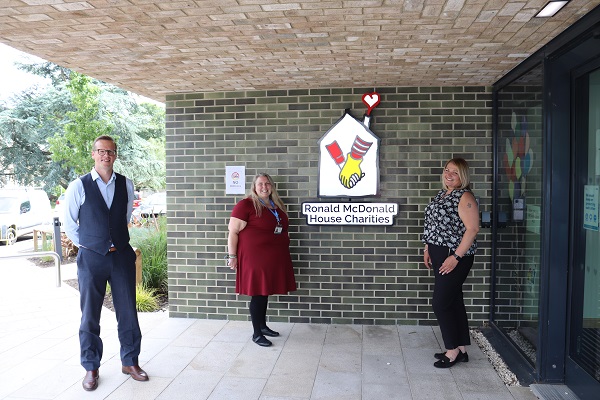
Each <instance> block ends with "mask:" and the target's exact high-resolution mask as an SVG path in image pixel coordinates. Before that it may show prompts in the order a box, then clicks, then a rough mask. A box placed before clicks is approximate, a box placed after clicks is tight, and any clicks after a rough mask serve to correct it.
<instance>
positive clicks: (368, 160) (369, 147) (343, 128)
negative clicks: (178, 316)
mask: <svg viewBox="0 0 600 400" xmlns="http://www.w3.org/2000/svg"><path fill="white" fill-rule="evenodd" d="M379 102H380V97H379V94H378V93H375V92H373V93H367V94H365V95H363V103H364V104H365V105H366V106H367V107H368V110H367V112H366V113H365V116H364V119H363V121H359V120H358V119H356V118H354V117H353V116H352V115H351V114H350V113H349V112H348V111H346V112H345V114H344V116H343V117H342V118H341V119H339V120H338V121H337V122H336V123H335V124H334V125H333V126H332V127H331V128H330V129H329V130H328V131H327V132H326V133H325V135H324V136H323V137H322V138H321V139H320V140H319V197H365V196H376V195H377V194H378V193H379V138H378V137H377V136H376V135H375V134H374V133H373V132H372V131H371V130H370V129H369V122H370V118H371V117H370V114H371V111H372V110H373V108H375V107H376V106H377V105H378V104H379Z"/></svg>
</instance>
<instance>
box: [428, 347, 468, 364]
mask: <svg viewBox="0 0 600 400" xmlns="http://www.w3.org/2000/svg"><path fill="white" fill-rule="evenodd" d="M461 361H464V362H468V361H469V355H468V354H467V353H466V352H464V353H463V352H462V351H459V352H458V354H457V355H456V358H455V359H454V361H450V359H449V358H448V357H447V356H446V355H445V354H444V355H443V356H442V358H441V359H439V360H438V361H436V362H434V363H433V366H434V367H436V368H450V367H453V366H454V365H455V364H456V363H459V362H461Z"/></svg>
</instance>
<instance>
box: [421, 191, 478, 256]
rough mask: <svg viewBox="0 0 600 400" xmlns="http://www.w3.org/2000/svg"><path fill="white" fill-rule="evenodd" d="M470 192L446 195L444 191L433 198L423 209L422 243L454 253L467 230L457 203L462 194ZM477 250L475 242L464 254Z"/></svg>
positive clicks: (455, 192)
mask: <svg viewBox="0 0 600 400" xmlns="http://www.w3.org/2000/svg"><path fill="white" fill-rule="evenodd" d="M465 192H470V190H469V189H460V190H453V191H452V192H450V193H449V194H448V195H445V196H444V194H445V193H446V190H440V192H439V193H438V194H437V195H436V196H435V197H434V198H433V200H432V201H431V203H429V205H428V206H427V207H426V208H425V229H424V231H423V243H431V244H435V245H438V246H446V247H449V248H450V249H452V251H455V250H456V249H457V248H458V245H459V244H460V241H461V240H462V237H463V235H464V234H465V231H466V230H467V228H466V227H465V224H464V223H463V222H462V220H461V219H460V217H459V215H458V203H459V202H460V198H461V197H462V195H463V193H465ZM476 250H477V240H474V241H473V244H472V245H471V247H470V248H469V250H468V251H467V252H466V253H465V254H464V255H465V256H470V255H472V254H475V251H476Z"/></svg>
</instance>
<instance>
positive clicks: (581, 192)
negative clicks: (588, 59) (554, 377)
mask: <svg viewBox="0 0 600 400" xmlns="http://www.w3.org/2000/svg"><path fill="white" fill-rule="evenodd" d="M598 64H600V63H598V62H596V63H595V65H591V66H589V67H588V68H587V72H583V73H581V75H580V76H579V77H576V79H575V81H574V86H573V87H574V93H573V95H574V96H573V102H574V104H575V107H574V108H573V115H574V117H575V127H574V135H575V136H574V146H573V149H574V150H573V151H574V154H572V156H573V158H572V159H573V163H572V182H573V186H572V191H571V195H572V205H571V221H572V224H571V229H572V232H571V246H570V253H571V255H570V262H571V265H570V294H571V296H570V298H571V302H570V314H569V319H570V321H569V332H568V345H569V347H568V354H567V360H566V371H565V373H566V374H565V375H566V383H567V385H568V386H569V387H571V388H572V389H573V390H574V391H575V393H576V394H577V395H578V396H580V397H581V398H594V396H596V395H597V393H598V389H599V388H600V68H599V67H600V65H598Z"/></svg>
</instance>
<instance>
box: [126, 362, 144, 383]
mask: <svg viewBox="0 0 600 400" xmlns="http://www.w3.org/2000/svg"><path fill="white" fill-rule="evenodd" d="M121 371H122V372H123V373H124V374H125V375H131V377H132V378H133V379H135V380H136V381H140V382H144V381H147V380H148V379H150V378H148V374H147V373H146V371H144V370H143V369H141V368H140V366H139V365H131V366H127V367H126V366H125V365H123V368H121Z"/></svg>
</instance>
